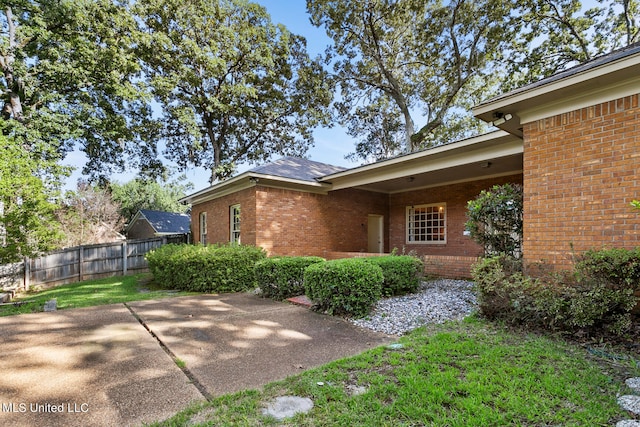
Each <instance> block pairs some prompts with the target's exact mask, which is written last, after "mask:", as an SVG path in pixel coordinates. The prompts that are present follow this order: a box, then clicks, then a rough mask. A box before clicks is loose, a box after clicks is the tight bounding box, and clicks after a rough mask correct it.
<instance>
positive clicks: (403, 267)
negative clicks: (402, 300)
mask: <svg viewBox="0 0 640 427" xmlns="http://www.w3.org/2000/svg"><path fill="white" fill-rule="evenodd" d="M365 259H366V260H367V261H368V262H370V263H372V264H375V265H377V266H379V267H380V268H381V269H382V276H383V277H384V282H383V283H382V295H383V296H395V295H404V294H408V293H412V292H415V291H416V290H418V287H420V281H421V279H422V276H423V274H424V263H423V262H422V260H420V259H419V258H416V257H413V256H409V255H399V256H396V255H389V256H380V257H371V258H365Z"/></svg>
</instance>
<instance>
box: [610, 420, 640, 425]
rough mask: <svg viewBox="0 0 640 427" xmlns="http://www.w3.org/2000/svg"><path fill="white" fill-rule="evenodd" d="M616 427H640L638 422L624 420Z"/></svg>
mask: <svg viewBox="0 0 640 427" xmlns="http://www.w3.org/2000/svg"><path fill="white" fill-rule="evenodd" d="M616 427H640V421H638V420H622V421H618V422H617V423H616Z"/></svg>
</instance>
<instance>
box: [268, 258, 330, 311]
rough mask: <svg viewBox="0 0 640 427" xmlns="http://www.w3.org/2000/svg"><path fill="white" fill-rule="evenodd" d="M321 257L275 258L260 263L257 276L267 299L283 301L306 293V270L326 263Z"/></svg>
mask: <svg viewBox="0 0 640 427" xmlns="http://www.w3.org/2000/svg"><path fill="white" fill-rule="evenodd" d="M324 261H325V260H324V258H320V257H312V256H308V257H273V258H267V259H263V260H261V261H258V262H257V263H256V266H255V275H256V280H257V282H258V287H260V290H261V291H262V296H263V297H265V298H273V299H275V300H278V301H282V300H284V299H287V298H291V297H295V296H298V295H302V294H304V293H305V289H304V270H305V269H306V268H307V267H308V266H310V265H312V264H317V263H320V262H324Z"/></svg>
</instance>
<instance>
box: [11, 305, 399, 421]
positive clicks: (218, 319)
mask: <svg viewBox="0 0 640 427" xmlns="http://www.w3.org/2000/svg"><path fill="white" fill-rule="evenodd" d="M394 339H395V337H390V336H387V335H383V334H378V333H374V332H371V331H368V330H364V329H360V328H357V327H355V326H353V325H351V324H349V323H348V322H345V321H343V320H341V319H337V318H333V317H330V316H323V315H320V314H317V313H314V312H312V311H309V310H307V309H305V308H302V307H297V306H293V305H290V304H287V303H279V302H274V301H271V300H267V299H262V298H259V297H257V296H254V295H252V294H247V293H243V294H222V295H202V296H188V297H177V298H168V299H162V300H153V301H139V302H132V303H127V304H115V305H108V306H99V307H90V308H84V309H76V310H63V311H58V312H53V313H35V314H27V315H20V316H11V317H3V318H0V366H1V367H2V373H1V374H0V425H12V426H115V425H141V424H143V423H148V422H151V421H157V420H162V419H165V418H167V417H168V416H170V415H172V414H173V413H175V412H177V411H179V410H180V409H183V408H184V407H185V406H187V405H188V404H189V403H190V402H193V401H197V400H204V399H205V398H207V397H211V396H216V395H220V394H223V393H228V392H233V391H238V390H243V389H250V388H260V387H261V386H262V385H264V384H265V383H267V382H270V381H274V380H278V379H283V378H286V377H287V376H290V375H293V374H296V373H298V372H301V371H302V370H304V369H308V368H310V367H313V366H318V365H321V364H324V363H327V362H329V361H332V360H336V359H339V358H342V357H346V356H350V355H355V354H358V353H360V352H362V351H364V350H366V349H369V348H372V347H376V346H379V345H383V344H386V343H389V342H392V341H393V340H394ZM174 359H180V360H181V361H182V362H184V367H183V368H182V369H181V368H180V367H178V365H177V364H176V363H175V362H174Z"/></svg>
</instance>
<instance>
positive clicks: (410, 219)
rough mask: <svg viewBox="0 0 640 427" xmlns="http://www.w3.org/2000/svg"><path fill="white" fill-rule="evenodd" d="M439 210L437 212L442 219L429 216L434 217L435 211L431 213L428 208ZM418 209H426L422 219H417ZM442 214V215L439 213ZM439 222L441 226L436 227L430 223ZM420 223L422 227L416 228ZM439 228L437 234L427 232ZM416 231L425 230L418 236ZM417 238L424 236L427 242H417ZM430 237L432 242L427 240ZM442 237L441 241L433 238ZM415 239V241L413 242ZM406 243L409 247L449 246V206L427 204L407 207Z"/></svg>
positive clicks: (444, 204)
mask: <svg viewBox="0 0 640 427" xmlns="http://www.w3.org/2000/svg"><path fill="white" fill-rule="evenodd" d="M434 207H435V208H437V209H438V212H436V213H437V214H438V215H440V216H441V217H438V218H433V216H431V217H429V215H433V213H434V212H433V211H432V212H429V211H428V208H434ZM416 209H425V212H423V213H421V214H420V215H424V216H423V217H422V218H419V217H416V213H415V211H416ZM439 212H442V213H439ZM433 221H438V222H440V221H441V222H442V223H441V224H437V225H434V224H433V223H431V224H428V223H429V222H433ZM417 223H420V226H416V224H417ZM412 224H413V225H412ZM436 228H438V229H439V231H438V232H437V233H427V230H430V229H431V230H434V229H436ZM416 230H424V232H422V233H418V234H416ZM416 236H424V238H425V240H416ZM428 236H432V239H431V240H427V237H428ZM434 236H435V237H439V236H441V237H442V238H441V239H433V237H434ZM412 238H413V240H412ZM405 243H406V244H408V245H446V244H447V204H446V203H444V202H442V203H427V204H421V205H411V206H407V207H406V210H405Z"/></svg>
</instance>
